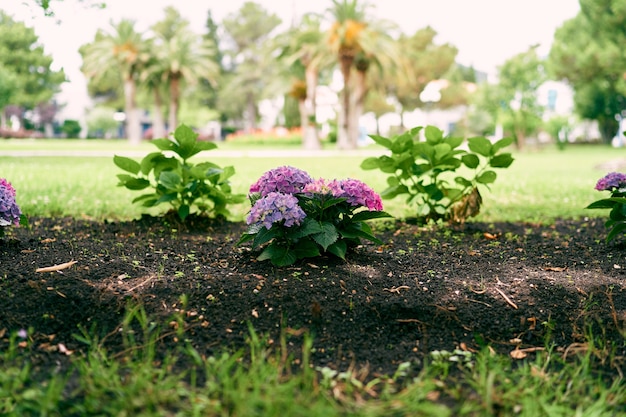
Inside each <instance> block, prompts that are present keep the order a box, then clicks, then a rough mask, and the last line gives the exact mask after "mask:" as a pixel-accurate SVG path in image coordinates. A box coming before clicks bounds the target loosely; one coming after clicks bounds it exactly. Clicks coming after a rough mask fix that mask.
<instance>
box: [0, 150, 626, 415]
mask: <svg viewBox="0 0 626 417" xmlns="http://www.w3.org/2000/svg"><path fill="white" fill-rule="evenodd" d="M0 145H1V147H0V151H4V150H7V149H11V150H29V149H30V150H33V149H37V150H42V149H44V148H45V149H53V150H54V149H56V150H63V151H76V150H80V151H93V150H98V151H106V152H108V153H113V152H127V151H129V148H128V147H127V145H126V144H122V143H119V142H114V143H104V142H102V141H95V142H87V141H76V142H65V141H60V142H54V141H45V142H42V141H37V142H34V141H32V142H27V141H19V142H15V143H14V142H13V141H9V142H0ZM5 145H7V146H5ZM146 145H147V144H146ZM20 147H30V148H28V149H26V148H20ZM227 148H228V145H226V144H225V146H220V149H227ZM133 149H134V150H135V151H137V152H138V153H141V152H144V151H145V152H150V151H153V150H154V149H153V147H152V146H144V145H141V146H140V147H139V148H133ZM233 149H234V148H233ZM282 149H285V148H282ZM514 156H515V159H516V160H515V162H514V163H513V165H512V167H511V168H510V169H507V170H500V171H498V176H499V177H498V179H497V181H496V183H495V184H494V185H493V186H492V189H491V191H486V190H485V191H484V192H483V199H484V205H483V210H482V213H481V214H480V216H479V217H478V218H477V219H476V220H478V221H487V222H492V221H493V222H496V221H514V222H518V221H530V222H543V223H549V222H552V221H554V219H556V218H560V217H565V218H579V217H584V216H590V215H596V216H599V215H605V213H602V212H589V211H586V210H585V209H584V207H585V206H586V205H587V204H589V203H590V202H591V201H593V200H595V199H598V198H599V196H600V193H598V192H597V191H594V190H593V187H594V185H595V182H596V181H597V179H598V178H600V177H601V176H603V175H604V174H606V173H607V169H606V168H599V167H598V166H599V165H600V164H602V163H605V162H607V161H612V160H616V159H626V150H624V149H611V148H606V147H583V146H581V147H578V146H577V147H571V148H568V149H567V150H566V151H564V152H559V151H557V150H556V149H544V150H541V151H532V152H527V153H515V155H514ZM203 158H206V159H209V160H211V161H213V162H216V163H218V164H220V165H223V166H225V165H233V166H234V167H235V169H236V171H237V174H236V176H235V177H234V178H233V186H234V189H235V191H236V192H241V193H245V192H246V191H247V188H248V187H249V185H250V184H251V183H252V182H253V181H254V180H256V179H257V178H258V177H259V176H260V175H261V174H262V173H263V172H264V171H266V170H268V169H271V168H273V167H276V166H278V165H285V164H290V165H294V166H297V167H299V168H302V169H304V170H307V171H308V172H309V173H310V174H312V175H313V176H323V177H326V178H329V177H337V178H345V177H354V178H359V179H361V180H363V181H365V182H366V183H368V184H369V185H370V186H372V187H373V188H374V189H375V190H377V191H381V190H382V189H384V187H385V178H384V177H383V176H382V175H380V174H379V173H378V172H375V171H362V170H361V169H360V168H359V164H360V163H361V161H362V160H363V158H364V156H362V155H361V156H329V157H324V158H318V157H309V158H303V157H284V156H274V157H263V158H256V157H255V158H253V157H224V156H219V157H217V156H213V155H212V154H211V153H210V152H207V153H206V154H204V155H203ZM137 159H139V157H138V158H137ZM117 173H119V170H118V169H117V168H116V167H115V166H114V164H113V162H112V157H111V156H107V157H61V156H55V157H24V156H20V157H7V156H5V157H0V177H4V178H7V179H9V180H10V181H11V182H12V183H13V185H14V186H15V188H16V190H17V193H18V203H19V204H20V206H21V207H22V210H23V211H24V213H26V214H27V215H28V216H73V217H78V218H81V217H88V218H93V219H96V220H102V219H131V218H135V217H138V216H139V215H140V214H141V212H142V210H141V208H140V207H136V206H133V205H131V204H130V201H131V200H132V199H133V198H134V197H135V196H136V194H135V193H132V192H130V191H128V190H126V189H123V188H120V187H117V186H116V182H117V180H116V177H115V175H116V174H117ZM386 209H387V211H389V212H391V213H392V214H393V215H394V216H396V217H404V216H411V208H410V207H407V206H406V205H405V204H404V203H403V202H402V201H400V200H391V201H387V202H386ZM246 211H247V207H246V206H245V204H244V205H241V207H239V208H238V209H237V210H235V218H236V219H241V218H242V217H243V215H244V214H245V212H246ZM172 319H173V320H176V319H177V318H176V317H173V318H172ZM131 322H135V323H136V324H137V325H138V326H139V328H140V329H142V330H143V334H141V337H137V338H135V337H134V336H133V335H132V334H129V335H128V336H127V339H126V340H127V344H128V349H127V350H126V351H125V352H124V354H123V357H119V356H115V357H113V356H111V355H110V354H109V353H108V352H106V350H104V349H103V348H102V346H101V344H100V343H99V341H98V340H94V339H93V338H92V336H91V335H90V334H89V332H84V333H83V334H82V335H80V336H78V338H79V340H80V341H82V342H83V343H85V344H86V345H87V346H89V347H88V349H87V353H86V354H85V355H84V356H79V355H76V357H74V358H73V360H72V371H71V372H54V373H52V374H47V373H46V372H49V371H50V370H41V369H39V368H38V367H37V366H36V365H35V364H33V363H31V362H30V356H29V349H31V348H33V349H35V348H36V347H34V346H33V347H31V346H27V347H26V348H25V347H24V346H23V345H22V346H19V347H18V342H19V341H20V339H19V338H18V337H17V335H16V334H12V335H10V340H11V343H10V346H9V348H8V349H7V350H6V351H3V352H0V415H7V416H24V415H28V416H30V415H42V416H44V415H45V416H68V415H72V416H74V415H75V416H82V415H127V416H130V415H132V416H174V415H177V416H227V415H228V416H372V417H376V416H493V415H503V416H512V415H515V416H532V417H535V416H550V417H552V416H574V415H576V416H617V415H626V410H625V409H624V404H626V384H623V381H622V378H619V377H615V376H610V375H604V374H602V373H599V372H598V368H599V367H600V368H602V366H598V364H606V363H612V362H613V361H619V360H620V358H614V357H612V356H611V353H610V352H606V349H604V348H603V347H602V343H603V342H602V340H601V339H597V338H595V337H592V336H589V338H588V339H589V340H588V343H587V346H586V347H587V349H586V350H585V351H584V352H583V353H581V354H578V355H574V356H571V357H569V358H568V359H567V360H565V359H563V357H562V354H560V353H557V352H555V351H553V350H552V349H551V346H550V344H549V341H548V342H547V343H546V346H545V347H546V350H545V351H543V352H538V353H537V354H536V359H533V360H529V361H524V362H522V361H513V360H512V359H511V358H509V357H506V356H500V355H493V354H491V353H490V352H489V351H484V352H478V353H474V354H469V355H468V356H465V357H464V358H465V360H462V361H458V358H457V359H454V355H453V353H445V352H444V353H445V354H444V355H440V356H438V357H435V356H432V357H430V358H429V360H428V361H426V362H425V363H424V364H422V365H423V369H422V370H421V371H420V373H419V374H418V375H411V376H410V377H408V378H407V377H405V376H406V372H407V370H406V369H405V368H404V367H405V365H401V366H400V367H399V369H398V372H397V374H396V375H388V376H379V377H378V378H377V379H374V380H372V381H369V382H366V383H365V382H364V381H363V380H362V378H361V377H360V375H361V374H360V373H359V372H357V371H358V370H355V372H352V373H351V372H348V373H340V374H337V373H336V372H334V371H332V370H330V369H312V368H311V367H310V366H308V365H309V364H310V362H309V360H308V353H309V350H308V348H307V346H308V347H310V343H309V344H307V343H305V347H304V349H303V351H302V354H301V363H302V367H301V370H300V372H296V373H293V374H292V373H290V372H287V370H286V369H287V368H286V366H285V356H284V355H283V352H281V351H280V348H278V351H276V350H271V349H270V348H269V347H268V344H267V343H265V340H264V339H263V337H262V335H256V334H255V333H254V331H252V330H251V333H250V337H249V349H247V350H246V352H243V351H241V352H226V351H225V352H224V353H223V354H222V355H217V356H215V357H211V358H204V357H201V356H200V355H199V354H198V352H196V351H195V350H194V349H193V348H191V347H190V346H187V345H185V344H184V343H181V346H180V349H178V350H176V351H175V352H170V354H169V355H167V356H166V357H164V358H161V357H159V358H158V363H159V365H158V366H156V365H155V363H156V362H157V361H156V358H155V355H156V353H155V351H154V349H153V346H154V342H155V341H156V340H157V339H158V338H159V337H160V334H161V333H160V330H159V326H158V325H154V324H152V323H150V322H149V320H148V319H147V317H145V314H144V313H143V312H142V310H141V309H140V308H134V307H131V308H129V309H128V313H127V315H126V318H125V319H124V323H125V325H124V326H122V327H123V328H127V327H130V326H128V324H129V323H131ZM135 327H137V326H135ZM0 330H1V326H0ZM7 336H8V335H7ZM284 337H287V336H284ZM180 339H181V340H184V337H181V338H180ZM280 345H283V343H281V344H280ZM621 360H623V358H621ZM176 363H184V364H185V366H184V367H176V366H175V365H176ZM617 366H619V364H618V365H617ZM169 369H173V371H169ZM182 369H184V370H182Z"/></svg>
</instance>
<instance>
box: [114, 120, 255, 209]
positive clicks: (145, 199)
mask: <svg viewBox="0 0 626 417" xmlns="http://www.w3.org/2000/svg"><path fill="white" fill-rule="evenodd" d="M197 138H198V135H197V134H196V133H195V132H194V131H193V130H191V128H189V127H187V126H185V125H181V126H180V127H178V128H177V129H176V131H175V132H174V137H173V138H172V139H155V140H153V141H152V142H151V143H152V144H154V145H155V146H156V147H157V148H159V149H160V150H161V152H152V153H149V154H148V155H146V156H145V157H144V158H143V159H142V160H141V162H137V161H135V160H133V159H130V158H127V157H124V156H119V155H115V156H114V158H113V162H114V163H115V165H117V166H118V167H119V168H121V169H123V170H124V171H126V172H129V173H130V174H131V175H129V174H118V176H117V177H118V178H119V180H120V182H119V183H118V185H119V186H123V187H126V188H128V189H129V190H134V191H136V190H144V189H146V188H149V187H151V188H152V189H153V191H152V192H150V193H146V194H142V195H140V196H139V197H137V198H135V199H134V200H133V203H140V204H142V205H143V206H144V207H154V206H157V205H159V204H162V203H169V204H170V205H171V206H172V209H173V210H174V211H175V212H176V213H177V214H178V217H179V218H180V219H181V220H182V221H184V220H185V219H186V218H187V216H188V215H189V214H190V213H191V211H192V209H193V208H196V209H197V212H198V214H203V215H213V216H224V217H226V216H228V215H229V214H230V212H229V210H228V209H227V206H228V205H229V204H236V203H241V202H243V201H244V200H245V196H244V195H241V194H239V195H235V194H233V193H232V190H231V187H230V182H229V178H230V177H232V176H233V175H234V174H235V169H234V168H233V167H232V166H228V167H225V168H220V167H219V166H218V165H216V164H214V163H211V162H201V163H199V164H195V165H194V164H192V163H190V162H189V158H191V157H192V156H194V155H196V154H198V153H199V152H201V151H207V150H211V149H215V148H216V147H217V145H215V144H214V143H212V142H199V141H198V140H197ZM166 152H167V153H166ZM168 153H173V154H174V155H173V156H168Z"/></svg>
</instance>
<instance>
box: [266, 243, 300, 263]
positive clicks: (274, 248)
mask: <svg viewBox="0 0 626 417" xmlns="http://www.w3.org/2000/svg"><path fill="white" fill-rule="evenodd" d="M257 259H258V260H259V261H265V260H268V259H269V260H270V261H271V262H272V264H274V265H276V266H289V265H292V264H293V263H294V262H296V260H297V258H296V255H295V254H294V253H293V252H292V251H290V250H289V248H288V247H286V246H282V245H281V246H279V245H269V246H268V247H266V248H265V249H264V250H263V252H261V254H260V255H259V257H258V258H257Z"/></svg>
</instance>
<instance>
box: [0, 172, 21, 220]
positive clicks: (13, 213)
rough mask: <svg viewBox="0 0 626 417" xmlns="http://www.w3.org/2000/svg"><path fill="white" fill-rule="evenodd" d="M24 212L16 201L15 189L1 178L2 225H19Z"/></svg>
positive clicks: (0, 210) (0, 216)
mask: <svg viewBox="0 0 626 417" xmlns="http://www.w3.org/2000/svg"><path fill="white" fill-rule="evenodd" d="M21 215H22V212H21V211H20V208H19V206H18V205H17V203H16V201H15V189H14V188H13V186H12V185H11V184H10V183H9V182H8V181H7V180H5V179H4V178H0V226H10V225H11V224H13V225H18V224H19V223H20V216H21Z"/></svg>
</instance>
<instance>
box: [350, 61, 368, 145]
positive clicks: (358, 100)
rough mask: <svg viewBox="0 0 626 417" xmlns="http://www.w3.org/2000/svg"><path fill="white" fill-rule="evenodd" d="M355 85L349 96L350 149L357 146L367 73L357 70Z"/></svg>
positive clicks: (365, 92)
mask: <svg viewBox="0 0 626 417" xmlns="http://www.w3.org/2000/svg"><path fill="white" fill-rule="evenodd" d="M356 74H357V78H356V80H355V81H356V85H355V86H354V90H353V93H352V98H351V107H352V111H351V113H350V115H351V120H350V140H351V145H352V149H356V148H357V147H358V146H359V136H361V126H360V123H359V122H360V120H361V116H362V115H363V108H364V106H365V96H366V95H367V73H366V72H365V71H357V73H356Z"/></svg>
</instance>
